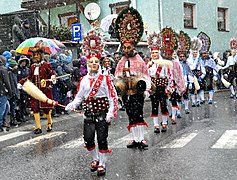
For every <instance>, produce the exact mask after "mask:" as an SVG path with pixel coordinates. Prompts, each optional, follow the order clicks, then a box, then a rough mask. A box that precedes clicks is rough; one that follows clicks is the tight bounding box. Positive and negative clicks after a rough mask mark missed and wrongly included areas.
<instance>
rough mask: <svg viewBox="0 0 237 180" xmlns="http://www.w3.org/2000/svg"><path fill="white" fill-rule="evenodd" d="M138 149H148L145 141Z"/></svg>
mask: <svg viewBox="0 0 237 180" xmlns="http://www.w3.org/2000/svg"><path fill="white" fill-rule="evenodd" d="M138 148H139V149H145V148H148V144H147V142H146V141H145V140H142V141H141V142H140V143H139V145H138Z"/></svg>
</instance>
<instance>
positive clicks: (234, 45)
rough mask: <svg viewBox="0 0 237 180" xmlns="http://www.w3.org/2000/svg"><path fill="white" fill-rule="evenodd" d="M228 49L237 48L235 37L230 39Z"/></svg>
mask: <svg viewBox="0 0 237 180" xmlns="http://www.w3.org/2000/svg"><path fill="white" fill-rule="evenodd" d="M230 49H234V50H237V41H236V39H235V38H231V39H230Z"/></svg>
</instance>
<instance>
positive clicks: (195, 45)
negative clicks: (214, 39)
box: [190, 37, 202, 51]
mask: <svg viewBox="0 0 237 180" xmlns="http://www.w3.org/2000/svg"><path fill="white" fill-rule="evenodd" d="M201 48H202V41H201V40H200V39H198V38H197V37H193V38H192V39H191V46H190V49H191V50H193V51H200V50H201Z"/></svg>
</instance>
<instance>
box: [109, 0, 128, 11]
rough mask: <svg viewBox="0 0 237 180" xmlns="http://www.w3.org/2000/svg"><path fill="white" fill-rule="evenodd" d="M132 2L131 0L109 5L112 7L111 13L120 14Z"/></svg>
mask: <svg viewBox="0 0 237 180" xmlns="http://www.w3.org/2000/svg"><path fill="white" fill-rule="evenodd" d="M130 4H131V0H128V1H123V2H118V3H114V4H109V7H110V9H111V14H118V13H119V12H120V11H122V10H123V9H124V8H126V7H129V5H130Z"/></svg>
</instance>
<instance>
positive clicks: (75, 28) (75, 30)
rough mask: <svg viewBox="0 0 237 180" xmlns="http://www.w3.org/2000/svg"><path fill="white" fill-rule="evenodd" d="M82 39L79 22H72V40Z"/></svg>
mask: <svg viewBox="0 0 237 180" xmlns="http://www.w3.org/2000/svg"><path fill="white" fill-rule="evenodd" d="M81 40H82V28H81V24H72V41H73V42H78V41H81Z"/></svg>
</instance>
